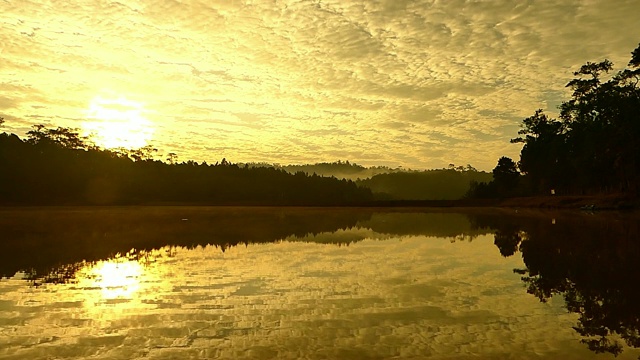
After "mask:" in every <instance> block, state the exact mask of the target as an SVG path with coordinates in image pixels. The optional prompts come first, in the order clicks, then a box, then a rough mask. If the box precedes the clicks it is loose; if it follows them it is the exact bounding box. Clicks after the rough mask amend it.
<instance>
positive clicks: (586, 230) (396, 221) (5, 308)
mask: <svg viewBox="0 0 640 360" xmlns="http://www.w3.org/2000/svg"><path fill="white" fill-rule="evenodd" d="M134 210H135V211H134ZM24 211H25V213H23V214H18V215H15V214H13V215H8V216H13V219H14V220H15V221H16V222H17V223H19V222H20V221H22V220H19V217H20V216H27V217H30V218H33V217H38V216H42V218H44V214H45V213H46V211H49V212H52V213H53V214H52V215H51V218H52V219H55V221H50V222H49V223H48V224H47V226H50V227H51V229H49V231H47V227H46V226H45V225H34V226H33V227H23V228H22V230H19V229H18V227H15V228H9V229H8V231H4V232H3V234H10V235H12V236H15V239H17V240H19V241H17V242H16V243H12V242H7V243H6V247H8V248H10V249H17V250H20V251H22V252H17V253H13V259H11V262H10V264H9V265H6V264H5V265H2V266H3V269H4V270H3V271H7V272H10V271H14V270H15V271H19V270H23V271H24V270H26V269H31V270H30V271H29V272H26V273H23V275H21V276H13V277H10V278H8V279H4V280H2V281H0V358H3V359H12V358H15V359H21V358H30V359H38V358H42V359H46V358H86V357H93V358H98V359H99V358H109V359H112V358H126V359H129V358H214V357H217V358H424V357H430V358H471V357H477V356H480V357H482V358H505V357H509V358H567V359H571V358H573V359H582V358H589V357H592V356H595V355H594V354H593V353H591V352H590V351H589V350H588V349H589V348H590V349H591V350H594V351H603V350H604V351H608V352H612V353H620V350H624V352H622V353H621V354H620V356H621V357H623V358H631V357H636V356H637V355H638V352H637V351H636V350H634V349H630V348H629V347H637V346H638V344H637V339H638V336H637V334H638V320H637V319H638V318H639V316H638V315H639V314H640V311H639V310H638V305H637V304H640V301H639V300H640V297H638V294H637V290H635V289H634V286H633V285H634V284H636V283H637V280H640V277H639V276H638V272H639V270H637V269H635V268H634V267H633V259H636V258H637V256H638V255H640V254H639V252H640V251H639V250H638V244H636V243H635V239H637V235H638V225H637V222H634V221H633V219H629V218H625V217H616V218H611V217H606V218H605V217H604V216H603V217H588V216H582V215H566V214H547V213H543V214H524V215H523V214H522V213H518V214H513V213H507V212H501V213H497V214H495V213H494V214H486V213H482V212H476V213H467V214H458V213H430V212H419V211H413V212H392V213H380V212H376V211H373V210H363V211H361V210H358V211H347V210H337V209H335V210H334V209H330V210H329V211H326V210H324V211H321V210H314V209H306V210H304V209H302V210H301V209H252V210H244V209H236V208H230V209H195V208H194V209H189V208H187V209H184V208H176V209H172V208H161V209H157V208H148V209H144V210H143V211H141V209H140V208H134V209H131V210H130V209H126V208H125V209H122V208H115V209H100V210H95V209H94V210H91V211H87V210H84V211H76V210H73V209H53V210H32V211H35V212H36V214H33V213H30V212H29V211H26V210H24ZM69 211H74V212H71V213H70V212H69ZM38 212H42V213H41V214H38ZM56 212H57V213H56ZM185 212H186V213H185ZM74 214H75V215H77V216H79V218H80V219H83V220H85V221H83V222H78V220H77V219H78V217H75V218H74V216H75V215H74ZM67 217H71V219H68V220H65V219H66V218H67ZM183 218H187V219H189V220H187V221H182V220H181V219H183ZM3 219H6V217H1V218H0V225H1V226H5V228H4V229H3V230H7V228H6V226H7V224H8V222H6V221H5V220H3ZM131 219H133V220H131ZM553 219H555V223H554V222H553V221H552V220H553ZM104 221H106V222H107V224H108V225H109V226H107V225H105V224H104V223H103V222H104ZM118 221H121V223H118ZM162 221H164V222H162ZM27 222H28V221H27V220H24V224H26V223H27ZM24 224H23V225H24ZM119 237H121V239H120V238H119ZM100 239H104V240H102V242H99V241H100ZM72 244H73V245H77V246H76V247H75V248H70V249H69V251H67V252H66V253H65V251H64V249H58V248H57V247H62V246H70V245H72ZM131 246H135V247H136V248H139V249H141V250H132V251H127V249H128V248H130V247H131ZM496 246H497V248H496ZM38 248H42V249H51V250H52V251H49V252H46V251H44V252H40V251H37V249H38ZM27 253H28V254H27ZM119 254H122V255H119ZM23 255H24V257H22V256H23ZM33 255H35V256H33ZM519 255H522V257H521V256H519ZM3 257H5V258H7V259H9V258H11V256H8V255H6V254H5V255H3ZM69 260H71V261H69ZM523 260H524V261H523ZM58 264H61V265H58ZM514 268H515V269H517V270H518V273H514V272H513V269H514ZM12 275H13V274H12ZM521 278H522V280H521ZM24 279H30V281H31V283H32V284H36V285H38V286H25V283H24ZM522 284H525V286H527V291H528V292H529V293H531V294H534V295H535V297H534V296H531V295H528V294H527V292H526V291H524V290H523V288H522ZM555 294H558V295H562V296H554V295H555ZM539 300H542V301H543V302H542V303H541V302H540V301H539ZM567 308H568V309H569V310H570V311H571V312H570V313H568V312H567V311H566V309H567ZM576 324H578V326H577V327H576ZM574 327H576V328H577V330H578V331H576V330H574ZM581 339H582V340H586V342H587V345H588V346H584V345H582V344H580V340H581ZM616 339H620V340H621V342H619V343H618V345H616V343H615V342H614V341H615V340H616ZM592 340H595V341H592ZM629 340H631V341H629ZM625 341H626V342H625Z"/></svg>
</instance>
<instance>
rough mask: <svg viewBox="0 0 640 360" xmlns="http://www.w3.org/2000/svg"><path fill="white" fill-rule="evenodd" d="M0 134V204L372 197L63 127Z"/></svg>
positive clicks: (317, 201) (338, 201)
mask: <svg viewBox="0 0 640 360" xmlns="http://www.w3.org/2000/svg"><path fill="white" fill-rule="evenodd" d="M27 135H28V137H27V139H24V140H23V139H20V138H19V137H18V136H17V135H15V134H7V133H2V134H0V169H2V171H0V203H3V204H40V205H47V204H62V205H75V204H170V203H181V204H211V205H229V204H234V205H348V204H355V203H362V202H367V201H370V200H371V199H372V194H371V191H370V190H369V189H366V188H363V187H359V186H357V185H356V184H355V183H354V182H353V181H350V180H338V179H336V178H333V177H321V176H318V175H315V174H313V175H307V174H305V173H303V172H298V173H296V174H289V173H287V172H286V171H284V170H279V169H275V168H267V167H249V166H238V165H237V164H232V163H230V162H229V161H227V160H226V159H223V160H222V161H220V162H218V163H216V164H207V163H206V162H203V163H200V164H199V163H197V162H194V161H187V162H181V163H178V162H177V158H176V155H175V154H169V155H168V157H167V160H166V162H162V161H159V160H154V156H155V152H156V151H157V150H156V149H154V148H153V147H151V146H147V147H143V148H141V149H134V150H126V149H114V150H107V149H101V148H99V147H97V146H93V145H90V144H88V143H87V142H86V140H85V139H83V138H82V137H80V136H79V134H78V132H77V131H75V130H74V129H69V128H61V127H58V128H51V129H50V128H46V127H45V126H43V125H36V126H34V128H33V130H31V131H29V132H28V133H27Z"/></svg>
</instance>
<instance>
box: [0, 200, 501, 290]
mask: <svg viewBox="0 0 640 360" xmlns="http://www.w3.org/2000/svg"><path fill="white" fill-rule="evenodd" d="M349 229H369V230H371V231H372V232H373V233H376V234H378V235H379V236H380V238H389V237H393V236H419V235H427V236H436V237H446V238H451V239H467V240H470V239H472V238H474V237H475V236H478V235H480V234H485V233H487V232H488V231H489V230H486V229H474V228H471V225H470V223H469V221H468V220H467V218H466V216H465V215H463V214H440V213H421V212H415V213H404V212H403V213H400V212H398V213H377V212H375V210H373V209H371V210H366V209H358V210H351V209H347V208H335V209H332V210H331V211H328V210H323V209H318V208H295V209H293V208H286V207H282V208H269V207H264V208H242V207H227V208H202V207H135V208H128V207H104V208H73V207H69V208H54V209H47V208H39V209H33V208H24V209H11V211H9V210H4V211H1V210H0V233H2V236H3V239H4V241H3V242H2V244H1V246H2V251H0V276H2V277H10V276H13V275H14V274H16V273H17V272H20V271H26V272H28V273H29V274H30V276H31V277H32V278H33V279H42V278H44V280H43V281H45V282H46V279H50V280H51V281H52V282H57V281H58V280H60V279H61V280H63V281H64V280H68V279H73V276H74V275H75V271H77V269H78V267H81V266H83V262H93V261H98V260H104V259H108V258H110V257H112V256H114V255H115V254H127V253H128V254H129V255H128V256H132V257H138V256H141V255H145V254H148V253H149V252H153V251H155V250H158V249H162V248H166V247H184V248H189V249H190V248H194V247H197V246H207V245H212V246H216V247H219V248H220V249H221V251H225V250H226V249H228V248H230V247H234V246H240V245H249V244H260V243H271V242H278V241H281V240H283V239H287V241H304V242H321V243H330V244H335V245H339V246H343V245H344V246H348V245H350V244H352V243H353V242H357V241H361V240H364V239H366V238H368V236H369V235H368V234H369V233H366V232H365V233H358V232H354V234H353V235H354V236H348V237H345V236H331V235H330V234H332V233H336V232H337V231H338V230H349ZM320 234H325V236H322V237H317V238H316V236H318V235H320ZM327 234H329V236H326V235H327ZM131 248H135V249H137V250H136V251H134V252H130V250H131Z"/></svg>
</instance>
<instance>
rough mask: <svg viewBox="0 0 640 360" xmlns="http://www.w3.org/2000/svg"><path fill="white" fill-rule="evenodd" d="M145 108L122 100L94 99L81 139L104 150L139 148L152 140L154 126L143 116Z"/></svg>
mask: <svg viewBox="0 0 640 360" xmlns="http://www.w3.org/2000/svg"><path fill="white" fill-rule="evenodd" d="M148 112H149V111H148V110H146V109H145V107H144V104H142V103H139V102H135V101H132V100H129V99H127V98H125V97H117V98H103V97H101V96H97V97H95V98H93V100H91V102H90V103H89V109H88V110H87V115H86V119H87V120H86V121H85V123H84V124H83V126H82V128H83V130H84V135H86V136H89V137H90V139H91V141H92V142H94V143H95V144H96V145H98V146H100V147H102V148H105V149H114V148H127V149H136V148H141V147H143V146H145V145H147V143H148V142H149V140H151V137H152V135H153V132H154V126H153V123H152V122H151V121H149V119H147V118H146V116H145V115H146V114H147V113H148Z"/></svg>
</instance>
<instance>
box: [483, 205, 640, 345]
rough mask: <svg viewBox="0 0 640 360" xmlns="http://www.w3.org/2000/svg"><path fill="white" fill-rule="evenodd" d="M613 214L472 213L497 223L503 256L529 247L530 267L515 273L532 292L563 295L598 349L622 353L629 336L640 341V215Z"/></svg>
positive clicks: (629, 342)
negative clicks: (554, 216) (504, 215)
mask: <svg viewBox="0 0 640 360" xmlns="http://www.w3.org/2000/svg"><path fill="white" fill-rule="evenodd" d="M612 216H613V215H609V216H604V215H603V216H585V215H584V214H583V215H580V214H576V215H574V216H566V217H562V218H558V219H556V220H551V219H549V218H548V217H520V218H512V219H505V218H499V217H490V216H473V217H471V218H470V219H471V221H472V222H473V223H474V224H475V226H477V227H481V228H491V229H494V231H495V245H496V246H497V247H498V249H499V250H500V253H501V254H502V255H503V256H505V257H506V256H512V255H514V254H516V253H517V252H520V253H521V254H522V258H523V260H524V264H525V268H524V269H515V270H514V272H516V273H518V274H521V275H522V281H523V283H524V284H525V286H526V288H527V292H528V293H530V294H532V295H534V296H536V297H537V298H538V299H539V300H540V301H541V302H546V301H548V300H549V299H550V298H551V297H552V296H562V298H563V299H564V300H565V302H566V307H567V310H569V311H570V312H572V313H576V314H578V315H579V319H578V323H577V324H576V326H575V327H574V329H575V330H576V331H577V333H578V334H580V336H581V337H582V338H583V340H582V342H584V343H585V344H586V345H587V346H588V347H589V349H590V350H592V351H594V352H596V353H612V354H614V355H618V354H620V353H621V352H622V351H623V345H622V344H623V343H625V344H626V345H628V346H630V347H635V348H638V347H640V288H639V287H638V284H639V283H640V267H638V259H640V243H638V239H639V238H640V222H638V221H637V218H634V217H633V215H624V214H622V215H620V214H619V215H617V216H618V218H615V217H614V218H611V217H612ZM627 217H629V218H627Z"/></svg>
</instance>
